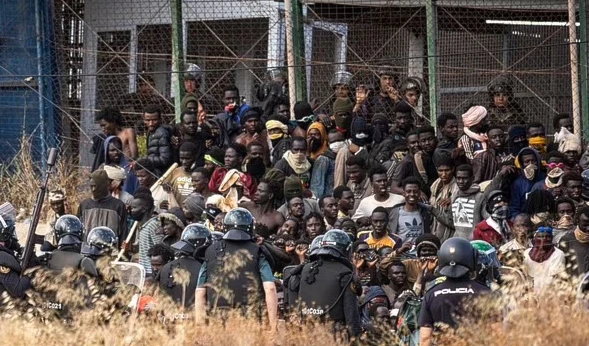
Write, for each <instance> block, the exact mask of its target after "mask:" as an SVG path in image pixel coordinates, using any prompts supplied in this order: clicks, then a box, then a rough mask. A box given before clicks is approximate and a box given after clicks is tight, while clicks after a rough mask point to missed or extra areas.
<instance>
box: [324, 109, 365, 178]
mask: <svg viewBox="0 0 589 346" xmlns="http://www.w3.org/2000/svg"><path fill="white" fill-rule="evenodd" d="M336 121H337V120H336ZM371 141H372V131H371V129H370V128H369V127H368V124H367V123H366V119H364V118H362V117H355V118H354V120H353V121H352V123H351V124H350V131H349V139H348V140H347V141H346V144H347V148H345V147H344V148H342V149H341V150H340V151H339V152H338V153H337V156H336V158H335V178H334V183H333V186H340V185H345V184H346V182H347V172H346V161H347V160H348V158H349V157H351V156H359V157H362V158H363V159H364V160H368V150H367V149H366V145H368V144H369V143H370V142H371Z"/></svg>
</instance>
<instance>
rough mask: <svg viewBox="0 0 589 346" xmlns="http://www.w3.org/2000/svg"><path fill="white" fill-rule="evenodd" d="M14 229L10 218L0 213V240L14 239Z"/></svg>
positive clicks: (8, 240)
mask: <svg viewBox="0 0 589 346" xmlns="http://www.w3.org/2000/svg"><path fill="white" fill-rule="evenodd" d="M15 232H16V229H15V226H14V221H13V220H12V219H9V218H8V217H7V218H4V217H3V216H1V215H0V241H1V242H5V243H7V242H10V241H13V240H15V239H16V233H15Z"/></svg>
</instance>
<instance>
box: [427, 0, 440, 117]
mask: <svg viewBox="0 0 589 346" xmlns="http://www.w3.org/2000/svg"><path fill="white" fill-rule="evenodd" d="M435 6H436V5H435V0H426V2H425V11H426V32H427V70H428V77H429V116H430V121H431V126H433V127H434V128H435V127H436V119H437V113H438V78H437V77H438V76H437V72H436V39H437V33H438V28H437V25H438V23H437V11H436V7H435Z"/></svg>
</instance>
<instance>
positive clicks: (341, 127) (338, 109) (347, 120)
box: [333, 97, 354, 138]
mask: <svg viewBox="0 0 589 346" xmlns="http://www.w3.org/2000/svg"><path fill="white" fill-rule="evenodd" d="M353 109H354V104H353V103H352V101H351V100H350V99H349V98H341V97H340V98H338V99H336V100H335V102H334V103H333V118H334V119H335V129H336V130H337V131H338V132H341V133H343V134H345V136H346V138H349V137H350V132H349V131H350V125H351V124H352V110H353Z"/></svg>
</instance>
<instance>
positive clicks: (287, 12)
mask: <svg viewBox="0 0 589 346" xmlns="http://www.w3.org/2000/svg"><path fill="white" fill-rule="evenodd" d="M294 1H296V0H286V1H285V2H284V21H285V24H286V61H287V64H288V98H289V99H290V118H291V119H294V104H295V102H297V82H296V67H295V65H296V59H295V48H294V37H293V36H294V30H293V26H294V23H293V21H294V15H293V2H294Z"/></svg>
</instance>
